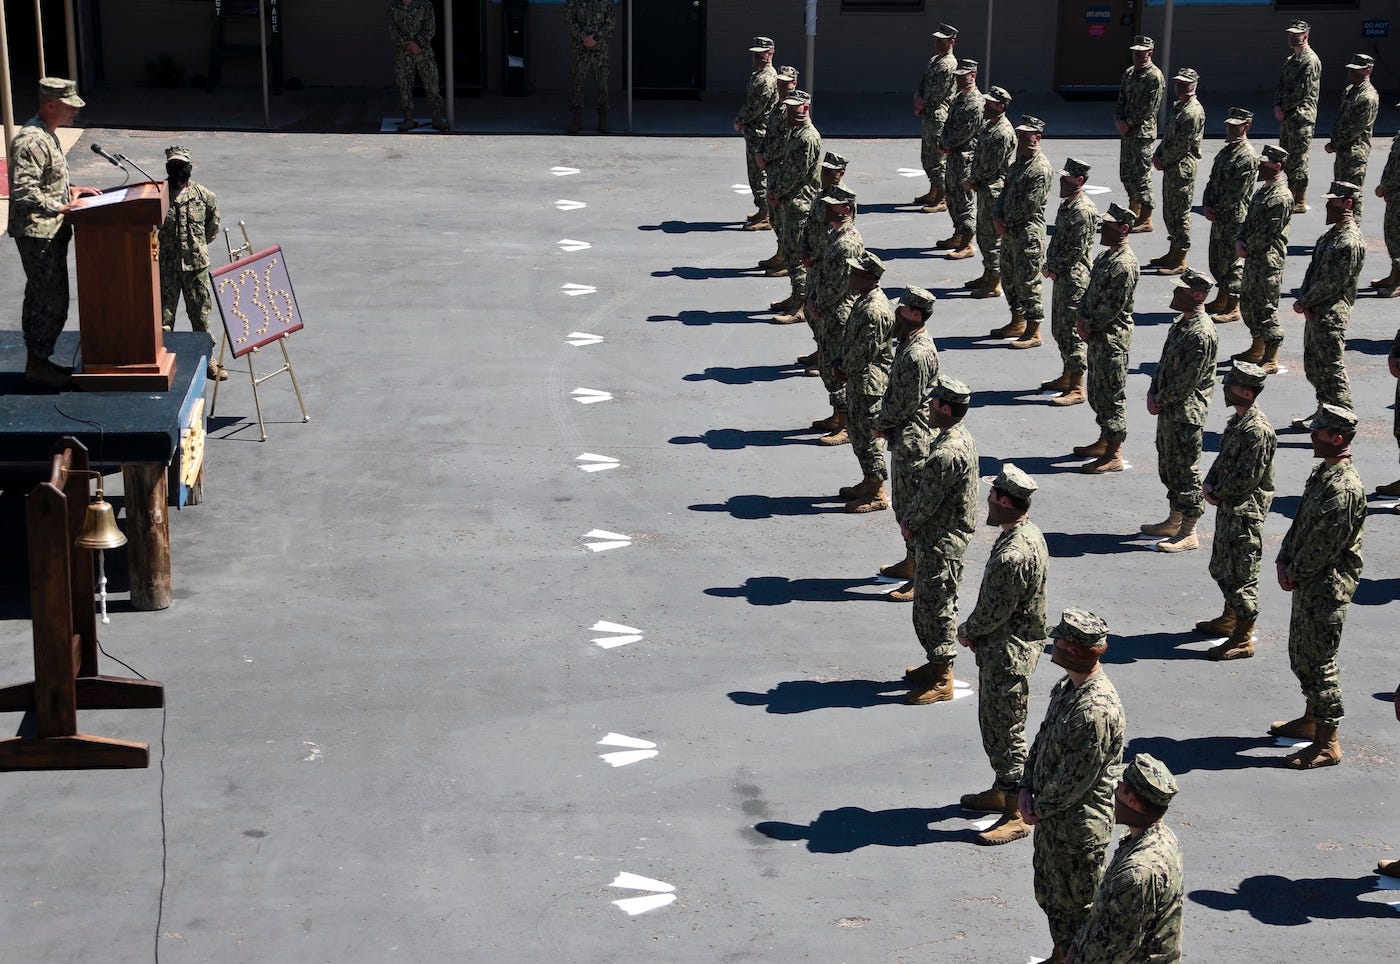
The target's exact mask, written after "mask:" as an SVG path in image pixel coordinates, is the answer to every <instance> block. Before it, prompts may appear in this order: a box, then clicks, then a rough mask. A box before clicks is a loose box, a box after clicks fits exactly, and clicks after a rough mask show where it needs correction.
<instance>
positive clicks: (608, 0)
mask: <svg viewBox="0 0 1400 964" xmlns="http://www.w3.org/2000/svg"><path fill="white" fill-rule="evenodd" d="M616 28H617V7H616V6H615V5H614V3H613V0H603V9H602V12H601V16H600V17H599V19H598V40H599V41H600V42H604V43H606V42H607V41H608V40H610V39H611V38H612V35H613V30H615V29H616Z"/></svg>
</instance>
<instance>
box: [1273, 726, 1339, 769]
mask: <svg viewBox="0 0 1400 964" xmlns="http://www.w3.org/2000/svg"><path fill="white" fill-rule="evenodd" d="M1285 762H1286V763H1287V764H1288V768H1289V769H1290V770H1316V769H1318V768H1319V767H1334V766H1336V765H1337V764H1338V763H1341V762H1342V745H1341V744H1340V743H1338V742H1337V727H1336V726H1333V725H1328V726H1324V725H1322V724H1320V723H1319V724H1318V727H1317V735H1316V736H1314V737H1313V741H1312V742H1311V743H1309V744H1308V745H1307V746H1304V747H1299V748H1298V749H1297V750H1295V751H1294V752H1293V753H1290V754H1289V755H1288V759H1287V760H1286V761H1285Z"/></svg>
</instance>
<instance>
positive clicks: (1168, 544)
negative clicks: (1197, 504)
mask: <svg viewBox="0 0 1400 964" xmlns="http://www.w3.org/2000/svg"><path fill="white" fill-rule="evenodd" d="M1199 519H1200V516H1191V517H1190V518H1187V517H1186V516H1182V519H1181V528H1179V529H1177V530H1176V534H1175V535H1173V536H1172V537H1171V538H1169V539H1163V540H1162V541H1161V542H1159V543H1157V547H1156V548H1157V551H1158V552H1188V551H1190V550H1191V549H1196V548H1199V547H1200V544H1201V543H1200V540H1199V539H1198V538H1197V537H1196V522H1197V521H1198V520H1199Z"/></svg>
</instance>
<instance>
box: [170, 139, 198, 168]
mask: <svg viewBox="0 0 1400 964" xmlns="http://www.w3.org/2000/svg"><path fill="white" fill-rule="evenodd" d="M165 159H166V160H167V161H184V162H185V163H186V164H188V163H190V162H191V161H193V160H194V158H193V157H191V156H190V149H189V148H188V147H181V146H180V145H179V144H172V145H170V146H169V147H167V148H166V149H165Z"/></svg>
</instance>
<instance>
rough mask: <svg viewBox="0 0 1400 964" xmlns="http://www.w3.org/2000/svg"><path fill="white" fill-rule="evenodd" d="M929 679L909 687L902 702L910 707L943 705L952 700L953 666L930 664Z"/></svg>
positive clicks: (944, 663)
mask: <svg viewBox="0 0 1400 964" xmlns="http://www.w3.org/2000/svg"><path fill="white" fill-rule="evenodd" d="M930 665H931V667H932V669H931V670H930V671H929V677H928V678H925V679H921V680H918V681H916V682H913V683H911V684H910V685H909V692H908V693H906V694H905V696H904V702H906V703H908V704H909V705H910V706H925V705H927V704H929V703H944V702H947V701H948V700H951V699H952V698H953V664H952V663H951V662H949V661H943V662H938V663H931V664H930Z"/></svg>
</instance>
